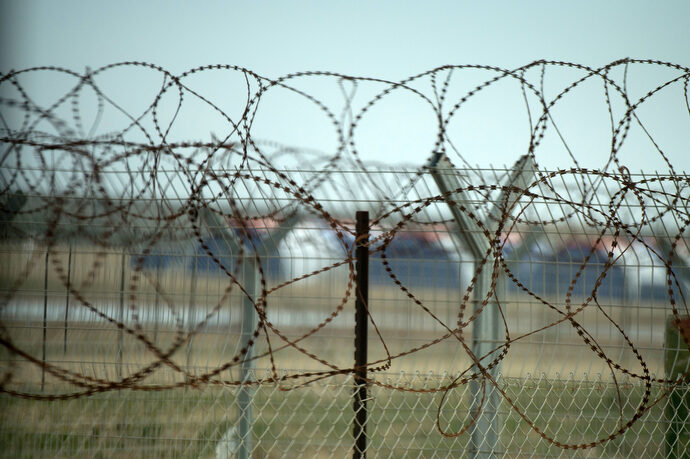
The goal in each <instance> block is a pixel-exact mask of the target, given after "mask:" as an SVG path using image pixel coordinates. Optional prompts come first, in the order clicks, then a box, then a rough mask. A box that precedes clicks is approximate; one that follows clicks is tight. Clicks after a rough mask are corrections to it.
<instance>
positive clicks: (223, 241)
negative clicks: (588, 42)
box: [0, 60, 690, 459]
mask: <svg viewBox="0 0 690 459" xmlns="http://www.w3.org/2000/svg"><path fill="white" fill-rule="evenodd" d="M629 66H630V67H631V68H639V67H640V66H649V68H652V69H656V70H659V71H660V70H661V69H663V70H664V71H665V72H667V73H665V74H664V75H667V74H668V73H669V72H675V73H674V74H673V76H672V77H670V79H667V80H664V82H662V83H661V84H658V83H655V84H654V85H653V86H652V87H651V88H649V91H648V92H643V93H642V95H641V96H638V97H635V98H632V96H631V95H630V93H628V92H627V89H626V86H625V84H623V83H624V82H625V81H627V80H625V78H627V74H628V73H627V72H628V67H629ZM555 67H557V68H558V69H559V70H563V71H572V72H576V71H577V72H582V75H579V74H578V75H579V76H578V78H577V79H575V80H573V82H572V83H570V84H568V85H565V86H563V90H562V91H561V92H560V93H557V95H556V96H552V97H551V98H549V97H547V94H546V92H545V91H544V89H543V83H544V78H545V77H544V75H545V72H548V71H551V70H553V69H554V68H555ZM621 68H623V69H624V70H625V73H623V74H622V78H623V82H621V81H619V80H620V78H621V75H618V73H621V72H619V70H621ZM645 68H647V67H645ZM132 69H134V70H137V71H141V72H143V71H146V72H153V74H155V75H159V76H161V78H162V82H161V84H160V85H158V86H156V85H154V86H155V87H156V89H155V91H154V100H153V102H152V103H151V105H150V106H148V107H145V108H144V109H143V111H142V112H141V113H138V112H137V113H136V114H133V113H134V112H132V113H130V112H128V111H126V110H125V109H124V106H123V105H120V104H117V103H116V102H115V101H114V98H113V96H111V95H109V94H110V93H109V92H108V91H106V89H107V87H108V85H109V84H110V83H108V82H106V81H104V80H100V78H101V76H102V75H103V74H107V73H108V72H111V71H120V70H132ZM547 69H550V70H547ZM215 71H219V72H224V73H223V74H224V75H225V74H232V75H234V76H237V75H240V76H242V78H241V79H240V80H239V81H240V83H241V84H245V82H246V88H244V89H246V97H247V101H246V104H245V105H244V106H243V110H242V111H240V113H241V115H240V116H239V118H237V116H234V117H233V116H230V114H229V113H230V112H227V113H226V112H224V111H223V110H221V108H219V107H220V105H215V104H213V103H212V102H211V101H210V100H209V99H206V98H204V97H203V96H201V94H200V93H199V92H197V91H195V90H193V89H192V85H191V83H190V82H189V79H190V78H192V79H193V77H197V76H200V75H206V74H207V73H205V72H215ZM470 71H472V72H478V71H481V72H490V74H491V75H492V76H491V77H489V79H487V80H484V81H483V82H482V83H480V84H479V85H478V86H476V87H475V88H474V89H471V90H469V91H468V92H460V93H459V94H461V95H460V96H459V95H458V91H457V88H455V87H454V86H453V82H454V81H455V80H453V77H454V75H458V74H462V75H465V74H467V72H470ZM535 71H536V72H537V73H538V75H537V81H535V80H534V78H533V77H534V75H532V73H534V72H535ZM51 72H54V73H56V74H59V75H60V76H61V77H65V78H72V79H75V84H76V86H74V87H72V89H70V90H68V91H67V93H66V94H65V95H64V96H61V97H59V98H58V99H57V100H56V101H53V102H51V103H49V104H48V105H39V104H38V102H36V101H35V100H34V99H33V98H31V97H29V96H28V95H27V94H28V92H27V88H28V87H29V85H28V84H25V83H24V80H23V78H29V76H37V77H43V76H45V75H47V74H51V75H52V73H51ZM454 72H455V73H454ZM530 72H532V73H530ZM473 75H475V76H476V74H473ZM616 75H618V76H616ZM687 75H688V73H687V69H685V68H683V67H681V66H678V65H673V64H668V63H660V62H656V61H633V60H625V61H619V62H615V63H611V64H610V65H608V66H606V67H604V68H602V69H590V68H585V67H583V66H577V65H575V64H568V63H556V62H543V61H540V62H537V63H533V64H530V65H529V66H525V67H522V68H519V69H514V70H506V69H499V68H495V67H487V66H449V67H444V68H441V69H436V70H434V71H432V72H428V73H425V74H421V75H417V76H415V77H411V78H410V79H407V80H403V81H401V82H395V83H392V82H384V81H380V80H375V79H367V78H354V77H345V76H342V75H335V74H328V73H326V72H310V73H303V74H294V75H288V76H285V77H283V78H280V79H267V78H264V77H260V76H258V75H256V74H254V73H252V72H250V71H248V70H246V69H240V68H238V67H231V66H214V67H207V68H206V67H205V68H200V69H194V70H192V71H190V72H187V73H185V74H182V75H177V76H176V75H172V74H170V73H168V72H167V71H165V70H164V69H160V68H159V67H156V66H154V65H152V64H146V63H123V64H117V65H113V66H108V67H105V68H102V69H97V70H96V71H90V70H87V71H86V72H85V73H84V74H78V73H74V72H69V71H65V70H64V69H45V68H43V69H29V70H26V71H20V72H10V73H7V74H3V75H1V76H0V96H1V98H0V106H2V107H3V114H2V115H3V118H2V120H3V123H4V124H3V126H4V127H3V128H2V139H0V142H2V146H3V148H4V150H3V152H2V157H1V164H2V168H1V169H0V185H1V192H0V225H1V226H0V236H1V238H0V257H1V258H2V262H1V263H0V296H1V299H0V344H1V346H0V391H1V393H0V450H1V451H3V453H5V454H7V455H8V456H12V457H38V456H50V457H121V456H127V457H215V458H227V457H238V458H242V459H244V458H249V457H254V458H263V457H269V458H270V457H276V458H277V457H349V456H351V455H353V454H354V455H355V457H362V456H363V455H364V454H366V455H368V456H369V457H469V458H472V459H475V458H486V457H506V458H521V457H621V458H622V457H635V456H637V457H683V455H684V454H687V453H686V452H687V451H688V449H689V445H688V443H690V432H688V425H690V419H688V416H689V415H688V413H689V411H690V395H688V382H687V381H688V374H689V371H690V367H689V366H688V365H689V361H690V358H689V355H690V351H689V350H688V349H690V345H689V343H690V319H688V315H689V311H688V309H687V302H686V301H687V300H686V296H687V292H688V287H690V277H689V276H690V268H689V263H690V240H689V239H688V236H687V228H688V224H689V223H690V213H688V202H690V177H688V175H687V174H686V173H685V172H679V171H677V170H676V169H674V166H673V165H672V164H671V163H670V161H669V160H668V158H667V156H666V154H665V153H664V151H663V150H662V147H661V146H660V145H661V144H660V143H657V142H656V140H655V139H654V137H652V134H651V133H650V130H647V129H646V128H645V126H644V124H643V123H642V121H641V119H640V118H639V116H638V113H639V112H640V109H641V107H644V106H645V104H646V103H648V101H650V100H652V99H653V98H654V97H657V94H658V93H659V92H660V91H661V90H662V89H663V90H665V89H666V88H676V87H680V88H686V87H687V84H685V83H687ZM530 76H531V77H532V79H530ZM310 78H322V79H326V81H335V82H337V84H338V85H339V87H340V89H341V90H342V93H343V94H342V95H343V98H344V106H343V107H341V108H342V111H341V112H340V113H341V116H336V115H335V114H334V113H335V112H334V111H329V109H328V107H329V106H330V105H329V104H328V103H326V101H327V100H330V99H328V98H326V97H324V98H323V100H321V99H319V98H317V97H316V96H314V95H310V94H309V92H308V85H307V88H305V87H302V86H300V84H301V83H303V82H304V81H310V80H309V79H310ZM616 78H618V80H617V79H616ZM592 79H595V80H596V81H598V82H599V83H603V88H604V98H605V101H606V105H605V106H606V107H607V108H608V112H607V113H608V115H609V116H610V122H611V136H612V138H613V140H612V145H611V151H610V152H609V153H610V156H609V157H608V158H609V159H608V160H606V161H604V162H605V164H604V165H603V166H602V167H601V168H595V169H591V168H590V169H588V168H584V167H580V166H579V165H578V163H577V161H576V160H575V159H574V156H573V154H572V150H571V148H570V146H569V144H568V143H567V142H566V140H565V137H564V132H565V130H564V129H561V128H558V127H557V123H556V121H555V119H554V117H555V116H556V114H557V113H558V110H555V109H554V107H555V106H556V104H560V103H561V101H562V99H564V98H565V97H566V96H569V95H570V93H571V92H572V91H576V90H578V89H579V88H580V87H582V86H584V85H585V84H586V82H587V81H590V80H592ZM502 80H509V81H511V82H513V83H515V84H516V85H517V86H516V88H518V90H519V92H520V94H521V95H522V96H524V99H525V103H526V105H527V108H528V110H527V112H528V117H529V123H528V125H529V127H530V137H529V148H528V152H527V153H526V154H524V155H522V156H520V157H519V159H518V160H517V161H516V163H515V164H514V165H513V166H511V167H507V166H506V167H503V168H488V169H482V168H479V167H476V168H473V167H469V164H468V163H467V161H465V158H464V157H463V156H462V155H460V153H459V152H458V151H457V148H456V144H454V143H453V141H452V140H451V137H450V135H451V134H450V132H451V129H450V127H449V124H448V123H449V121H450V119H451V118H453V116H454V114H455V113H457V111H458V110H459V109H460V107H461V106H462V107H464V105H463V104H464V103H465V102H466V101H467V99H469V98H470V97H473V96H474V95H475V94H477V93H481V92H484V91H488V90H489V89H487V88H490V87H492V86H491V85H493V84H494V83H496V82H498V81H502ZM108 81H109V82H110V80H108ZM558 81H560V80H558ZM97 82H99V83H100V84H97ZM427 84H428V86H429V87H428V88H426V89H424V88H425V87H426V86H425V85H427ZM540 84H541V87H540ZM348 85H349V86H348ZM358 85H360V86H361V87H360V86H358ZM365 85H372V87H374V88H375V89H376V91H377V92H374V93H371V97H369V98H368V99H367V100H366V101H365V103H364V104H363V105H362V104H361V101H359V105H358V104H357V103H356V102H357V99H356V97H355V96H356V94H357V91H364V92H365V94H369V93H368V92H366V91H365V90H364V89H363V86H365ZM348 88H349V89H348ZM358 88H359V89H358ZM380 88H383V89H380ZM454 88H455V89H454ZM235 89H237V88H235ZM379 89H380V91H379ZM676 89H677V88H676ZM278 90H279V91H286V92H289V93H290V94H292V95H295V97H301V98H304V99H305V100H307V101H308V102H309V103H310V104H314V105H315V106H316V107H317V108H318V109H319V110H321V111H323V112H324V113H325V114H326V115H325V117H326V118H327V119H328V121H329V122H331V123H332V124H333V127H334V132H336V133H337V135H336V137H338V145H339V146H338V147H337V151H336V152H335V154H333V155H325V154H321V153H319V152H314V151H311V150H305V149H296V148H289V147H285V146H283V145H280V144H278V143H274V142H263V143H262V142H258V141H256V140H255V139H254V138H252V136H251V135H250V131H251V125H252V123H253V122H254V120H255V116H258V115H257V110H258V106H259V99H260V98H261V97H262V96H263V95H264V94H266V93H269V92H270V91H278ZM396 91H406V93H409V94H412V95H414V97H420V98H421V99H423V100H424V101H426V102H429V103H430V104H431V105H432V106H434V109H435V110H436V114H437V115H438V118H439V120H440V124H439V133H438V141H437V142H436V144H435V146H434V148H433V151H432V152H431V155H430V158H429V160H428V161H427V162H426V163H425V164H424V165H423V166H421V167H392V166H390V165H389V164H384V165H381V164H378V165H376V164H371V163H368V162H363V161H362V160H361V159H360V158H359V156H358V152H357V148H356V143H355V141H354V139H355V134H354V132H355V129H356V128H357V127H359V126H360V125H361V123H364V121H362V120H366V119H368V118H367V117H368V116H369V112H370V109H371V107H372V106H374V105H375V104H377V103H378V102H379V101H380V100H384V99H386V98H387V97H389V96H390V94H392V93H395V92H396ZM425 91H426V92H425ZM682 91H685V89H682ZM86 92H88V94H90V96H88V97H94V102H95V107H96V109H95V112H94V113H91V115H93V118H94V119H95V120H94V121H93V126H92V127H91V128H88V123H85V121H86V115H85V114H84V111H83V110H82V108H83V107H81V103H82V102H83V100H84V99H87V98H88V97H87V96H86V95H85V94H86ZM242 94H244V93H242ZM683 94H684V95H685V99H682V100H683V101H685V100H687V97H686V96H687V94H686V92H683ZM177 96H179V98H177V99H176V98H175V97H177ZM183 96H184V97H183ZM614 96H615V97H614ZM171 97H172V98H173V99H174V100H173V99H171ZM185 97H186V99H185ZM190 99H191V100H193V101H194V103H199V104H201V105H203V106H204V107H206V108H209V109H210V110H211V111H212V112H213V113H214V114H215V115H220V116H221V118H223V122H224V123H229V125H230V126H231V131H232V132H231V133H230V134H228V135H227V137H225V138H223V139H217V138H215V137H213V136H212V139H211V141H207V142H202V141H199V142H189V141H179V142H174V141H172V140H170V138H169V137H168V135H170V136H173V134H174V133H175V129H174V128H175V126H176V124H175V123H176V122H178V121H176V120H178V118H177V117H178V116H179V117H180V118H179V119H181V120H182V119H187V120H189V118H188V115H189V113H188V112H186V111H185V110H186V108H185V107H188V106H190V105H184V104H183V101H186V102H184V103H185V104H190V102H189V100H190ZM613 99H615V102H612V100H613ZM170 100H173V102H175V103H176V104H177V105H175V106H176V107H177V108H176V109H175V110H172V113H173V115H172V116H171V117H170V120H168V121H166V122H167V123H169V124H167V125H165V124H163V121H161V120H162V119H163V117H165V115H166V114H168V115H170V113H168V111H166V110H164V108H165V107H167V105H166V104H169V103H170ZM434 101H435V102H434ZM331 102H332V101H331ZM444 104H445V105H444ZM191 106H192V107H194V105H193V104H192V105H191ZM444 107H446V108H444ZM168 108H169V107H168ZM559 108H560V106H559ZM530 110H532V111H530ZM113 112H114V113H115V114H113ZM533 112H534V113H537V115H535V116H534V118H533V117H532V113H533ZM192 113H194V112H193V110H192ZM233 114H234V112H233ZM116 115H117V116H116ZM235 115H236V114H235ZM365 115H366V116H365ZM117 117H119V122H122V120H123V119H124V122H125V127H123V128H117V129H116V130H115V131H108V132H107V133H102V132H100V131H99V120H107V121H103V123H104V124H107V125H108V126H115V125H118V124H117V122H116V120H115V118H117ZM259 118H260V116H259ZM166 119H168V118H166ZM118 126H119V125H118ZM547 127H548V129H547ZM551 132H557V136H556V137H557V138H560V141H561V142H562V147H564V149H565V150H567V152H568V155H569V158H571V159H573V163H574V164H573V166H572V167H565V166H564V167H558V168H546V167H544V166H541V165H540V164H538V163H537V155H536V154H535V152H536V150H537V147H538V146H539V145H540V142H541V141H542V140H545V139H548V138H549V137H548V134H547V133H551ZM642 134H644V135H646V136H647V138H648V139H649V140H651V142H650V144H651V145H652V147H651V151H652V152H654V153H655V154H657V155H658V157H660V158H662V159H663V160H664V161H665V162H664V164H665V165H666V166H668V171H667V172H664V173H652V172H640V173H636V172H634V171H632V172H631V171H630V170H628V168H627V167H626V166H625V163H624V162H621V161H620V158H619V153H620V152H621V151H622V150H623V149H624V145H625V147H627V145H628V144H627V143H624V141H625V140H626V139H627V138H629V137H628V136H633V135H642ZM154 139H155V140H154ZM637 139H638V141H639V137H638V138H637ZM551 140H552V141H553V137H552V138H551ZM547 141H548V140H545V142H547ZM549 145H550V146H549V148H552V147H553V143H551V144H549ZM636 145H640V143H639V142H637V143H636ZM449 152H450V153H452V152H455V153H457V154H456V155H455V156H453V159H452V161H454V162H456V163H458V160H459V161H460V162H461V163H462V164H463V167H460V168H457V167H455V166H454V164H453V162H452V161H451V159H450V158H449V156H448V154H449ZM458 164H459V163H458ZM361 211H366V212H368V215H369V218H370V223H369V225H368V228H367V229H368V233H367V234H364V233H360V232H358V231H357V230H356V225H355V215H356V213H357V212H361ZM357 246H359V247H364V248H365V250H364V252H365V253H367V254H368V263H367V268H368V281H367V282H366V288H365V283H364V282H363V281H362V279H359V280H358V277H357V276H356V275H357V274H358V272H361V265H359V263H360V260H359V259H358V258H357V257H356V256H355V247H357ZM364 291H367V292H368V296H365V295H364V293H363V292H364ZM357 303H359V304H363V307H364V308H365V309H364V315H365V316H366V320H367V330H368V339H367V341H366V348H367V353H366V355H365V356H364V360H363V362H364V364H361V365H359V366H358V365H357V364H355V352H356V351H361V350H362V346H363V343H362V342H361V340H360V341H359V342H356V341H355V331H354V330H355V322H356V320H355V308H356V304H357ZM360 317H361V316H360ZM360 353H361V352H360ZM364 370H366V371H364ZM362 374H365V375H366V376H362ZM362 378H364V379H362ZM362 381H365V382H366V388H367V392H366V393H367V395H366V399H365V400H355V387H356V382H362ZM364 407H366V416H365V417H366V422H365V430H366V436H365V439H366V445H365V446H364V450H363V451H359V450H358V448H359V446H357V447H355V438H354V436H355V426H354V425H355V417H356V414H357V413H355V411H356V410H360V411H359V412H358V413H359V414H362V411H361V410H363V409H364ZM358 454H359V456H358Z"/></svg>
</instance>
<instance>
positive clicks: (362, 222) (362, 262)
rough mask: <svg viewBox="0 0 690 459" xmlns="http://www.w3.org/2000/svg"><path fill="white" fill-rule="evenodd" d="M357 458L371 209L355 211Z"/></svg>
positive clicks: (362, 438)
mask: <svg viewBox="0 0 690 459" xmlns="http://www.w3.org/2000/svg"><path fill="white" fill-rule="evenodd" d="M356 220H357V226H356V239H355V242H356V250H355V256H356V268H357V286H356V292H355V295H356V296H355V399H354V407H353V408H354V412H355V418H354V427H353V436H354V440H355V448H354V452H353V454H352V457H353V458H354V459H360V458H365V457H366V456H367V452H366V451H367V427H366V424H367V383H366V378H367V367H366V364H367V323H368V315H367V307H368V303H369V244H368V243H369V212H366V211H358V212H357V214H356Z"/></svg>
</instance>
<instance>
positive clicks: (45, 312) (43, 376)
mask: <svg viewBox="0 0 690 459" xmlns="http://www.w3.org/2000/svg"><path fill="white" fill-rule="evenodd" d="M49 256H50V249H46V265H45V272H44V275H43V358H42V360H43V363H44V364H45V363H46V338H47V336H46V335H47V333H48V258H49ZM45 382H46V367H45V365H44V366H42V367H41V392H43V388H44V387H45Z"/></svg>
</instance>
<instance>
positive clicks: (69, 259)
mask: <svg viewBox="0 0 690 459" xmlns="http://www.w3.org/2000/svg"><path fill="white" fill-rule="evenodd" d="M71 281H72V243H71V242H70V244H69V254H68V255H67V295H66V296H67V298H66V299H65V337H64V339H63V342H62V353H63V354H67V319H68V315H69V289H70V288H71Z"/></svg>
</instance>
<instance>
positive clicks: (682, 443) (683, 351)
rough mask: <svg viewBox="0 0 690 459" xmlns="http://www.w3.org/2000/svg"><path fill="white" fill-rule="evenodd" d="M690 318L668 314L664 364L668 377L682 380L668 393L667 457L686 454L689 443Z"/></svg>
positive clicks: (678, 456) (673, 458) (669, 458)
mask: <svg viewBox="0 0 690 459" xmlns="http://www.w3.org/2000/svg"><path fill="white" fill-rule="evenodd" d="M689 345H690V317H689V316H685V317H682V318H680V319H678V320H677V319H675V318H674V317H672V316H671V317H669V318H668V319H667V321H666V346H665V356H664V367H665V370H666V378H667V379H673V380H677V379H679V378H683V382H681V383H679V384H678V386H676V387H674V388H673V389H672V390H671V392H670V393H669V397H668V402H667V403H666V410H665V412H666V439H665V440H666V441H665V443H666V458H667V459H671V458H672V459H675V458H680V457H685V455H684V454H685V452H686V450H685V448H687V447H688V446H690V426H688V420H689V417H690V390H689V389H688V385H689V384H690V378H689V377H688V375H687V372H688V370H690V351H689V350H688V346H689Z"/></svg>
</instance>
